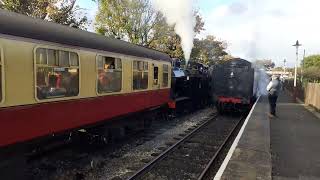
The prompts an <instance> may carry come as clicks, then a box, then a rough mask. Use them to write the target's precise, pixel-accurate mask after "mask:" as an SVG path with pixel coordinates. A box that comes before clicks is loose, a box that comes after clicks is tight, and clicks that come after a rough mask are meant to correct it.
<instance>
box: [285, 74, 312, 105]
mask: <svg viewBox="0 0 320 180" xmlns="http://www.w3.org/2000/svg"><path fill="white" fill-rule="evenodd" d="M306 85H307V84H306V83H301V81H297V87H296V90H297V91H296V93H297V94H296V95H297V97H298V98H299V99H300V100H302V101H304V99H305V87H306ZM284 86H285V88H286V89H287V90H289V91H290V92H291V93H293V92H294V88H293V79H288V80H286V81H285V82H284Z"/></svg>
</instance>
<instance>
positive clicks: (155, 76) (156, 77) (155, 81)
mask: <svg viewBox="0 0 320 180" xmlns="http://www.w3.org/2000/svg"><path fill="white" fill-rule="evenodd" d="M153 89H160V82H159V67H158V66H157V65H156V64H153Z"/></svg>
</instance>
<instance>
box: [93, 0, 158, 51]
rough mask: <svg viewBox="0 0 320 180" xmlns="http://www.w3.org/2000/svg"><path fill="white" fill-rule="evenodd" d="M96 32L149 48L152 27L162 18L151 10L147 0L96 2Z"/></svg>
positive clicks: (99, 0)
mask: <svg viewBox="0 0 320 180" xmlns="http://www.w3.org/2000/svg"><path fill="white" fill-rule="evenodd" d="M98 4H99V10H98V14H97V16H96V23H97V24H96V25H97V28H96V31H97V32H98V33H100V34H103V35H106V36H109V37H114V38H120V39H128V40H129V42H131V43H134V44H139V45H145V46H149V45H150V43H151V42H152V41H153V40H154V38H156V37H155V34H154V33H153V30H154V27H155V26H156V25H157V24H158V23H159V22H161V21H162V19H163V17H162V16H161V15H160V14H159V13H157V12H155V11H154V10H153V9H152V8H151V2H150V1H149V0H98Z"/></svg>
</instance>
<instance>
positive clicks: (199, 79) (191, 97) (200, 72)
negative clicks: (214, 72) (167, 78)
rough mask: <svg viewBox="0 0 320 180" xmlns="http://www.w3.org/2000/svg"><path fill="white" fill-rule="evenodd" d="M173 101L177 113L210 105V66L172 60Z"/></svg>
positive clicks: (172, 105)
mask: <svg viewBox="0 0 320 180" xmlns="http://www.w3.org/2000/svg"><path fill="white" fill-rule="evenodd" d="M172 67H173V68H172V80H171V99H172V100H173V103H169V106H170V107H171V108H172V109H175V112H181V111H190V110H194V109H197V108H201V107H203V106H205V105H207V104H208V103H209V99H210V98H209V91H208V88H209V81H208V79H209V76H208V66H206V65H204V64H201V63H197V62H194V61H189V62H188V63H187V64H185V62H183V61H181V60H179V59H173V60H172Z"/></svg>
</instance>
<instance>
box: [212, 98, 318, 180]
mask: <svg viewBox="0 0 320 180" xmlns="http://www.w3.org/2000/svg"><path fill="white" fill-rule="evenodd" d="M268 112H269V104H268V99H267V97H260V98H259V100H258V102H257V103H256V104H255V105H254V107H253V109H252V110H251V112H250V114H249V115H248V118H247V119H246V121H245V123H244V126H243V127H242V129H241V130H240V132H239V135H238V136H237V138H236V140H235V142H234V143H233V145H232V147H231V149H230V150H229V153H228V155H227V157H226V158H225V160H224V162H223V164H222V166H221V167H220V169H219V171H218V173H217V175H216V177H215V179H223V180H231V179H232V180H233V179H243V180H248V179H254V180H255V179H261V180H264V179H265V180H270V179H274V180H289V179H290V180H291V179H299V180H302V179H303V180H304V179H306V180H316V179H317V180H318V179H319V180H320V141H319V140H320V119H319V118H318V117H317V116H316V115H315V114H314V113H313V112H311V111H310V110H308V108H306V107H305V106H304V105H303V104H298V103H295V102H293V98H292V97H291V96H290V95H289V94H288V93H286V92H281V93H280V95H279V99H278V103H277V117H275V118H269V117H268Z"/></svg>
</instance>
